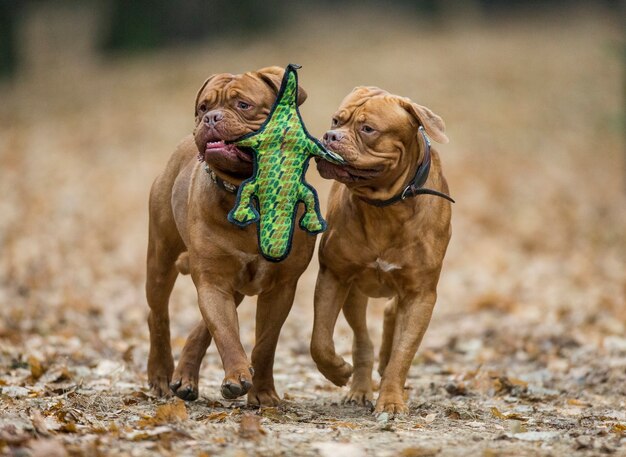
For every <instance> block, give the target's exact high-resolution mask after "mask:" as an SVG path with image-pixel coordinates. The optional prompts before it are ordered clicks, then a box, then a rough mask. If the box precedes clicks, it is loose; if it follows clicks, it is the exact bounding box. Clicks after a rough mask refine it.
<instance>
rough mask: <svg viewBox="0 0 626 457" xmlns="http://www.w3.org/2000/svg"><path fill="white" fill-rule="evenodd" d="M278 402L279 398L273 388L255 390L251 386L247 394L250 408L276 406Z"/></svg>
mask: <svg viewBox="0 0 626 457" xmlns="http://www.w3.org/2000/svg"><path fill="white" fill-rule="evenodd" d="M280 401H281V400H280V397H279V396H278V394H277V393H276V390H275V389H273V388H271V389H260V390H257V389H256V388H255V387H254V386H253V387H252V389H250V392H248V404H249V405H252V406H259V407H262V406H278V405H279V404H280Z"/></svg>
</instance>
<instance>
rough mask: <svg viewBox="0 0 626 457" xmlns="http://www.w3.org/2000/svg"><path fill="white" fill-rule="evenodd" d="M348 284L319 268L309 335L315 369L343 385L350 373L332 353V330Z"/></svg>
mask: <svg viewBox="0 0 626 457" xmlns="http://www.w3.org/2000/svg"><path fill="white" fill-rule="evenodd" d="M349 290H350V288H349V285H348V284H345V283H342V282H341V281H339V280H338V279H337V277H336V276H335V275H334V274H333V273H331V272H330V271H329V270H328V268H325V267H323V266H322V267H320V271H319V274H318V276H317V283H316V285H315V299H314V302H315V305H314V307H315V318H314V321H313V336H312V338H311V355H312V356H313V360H314V361H315V363H316V365H317V368H318V369H319V370H320V372H321V373H322V374H323V375H324V376H326V378H327V379H329V380H330V381H332V382H333V383H334V384H336V385H338V386H345V385H346V384H347V383H348V380H349V379H350V376H351V375H352V365H350V364H349V363H348V362H346V361H345V360H344V359H343V358H342V357H341V356H339V355H337V353H336V352H335V342H334V341H333V333H334V331H335V324H336V323H337V316H338V315H339V311H340V310H341V308H342V306H343V304H344V302H345V301H346V296H347V295H348V291H349Z"/></svg>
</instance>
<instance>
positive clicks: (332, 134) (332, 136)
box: [324, 130, 344, 143]
mask: <svg viewBox="0 0 626 457" xmlns="http://www.w3.org/2000/svg"><path fill="white" fill-rule="evenodd" d="M343 137H344V135H343V133H341V132H338V131H337V130H329V131H328V132H326V133H325V134H324V142H326V143H333V142H335V141H340V140H341V139H342V138H343Z"/></svg>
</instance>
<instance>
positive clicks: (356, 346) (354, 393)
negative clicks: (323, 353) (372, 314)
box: [343, 287, 374, 409]
mask: <svg viewBox="0 0 626 457" xmlns="http://www.w3.org/2000/svg"><path fill="white" fill-rule="evenodd" d="M343 314H344V316H345V317H346V320H347V321H348V324H350V327H351V328H352V331H353V332H354V339H353V342H352V364H353V365H354V373H353V375H352V382H351V384H350V392H349V393H348V395H346V397H345V398H344V403H349V404H356V405H362V406H367V407H369V408H372V409H373V408H374V406H373V404H372V398H373V394H372V369H373V367H374V346H373V344H372V340H371V339H370V336H369V332H368V331H367V296H366V295H365V294H363V293H362V292H360V291H359V290H358V289H357V288H356V287H352V288H351V289H350V292H349V293H348V298H347V299H346V302H345V304H344V305H343Z"/></svg>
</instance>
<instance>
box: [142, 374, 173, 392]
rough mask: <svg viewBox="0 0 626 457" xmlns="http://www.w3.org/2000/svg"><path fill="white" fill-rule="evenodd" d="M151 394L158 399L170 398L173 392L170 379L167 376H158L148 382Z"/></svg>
mask: <svg viewBox="0 0 626 457" xmlns="http://www.w3.org/2000/svg"><path fill="white" fill-rule="evenodd" d="M148 386H149V387H150V392H151V393H152V395H154V396H156V397H170V396H171V395H172V391H171V390H170V386H169V379H167V377H166V376H156V377H153V378H151V379H150V380H148Z"/></svg>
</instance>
